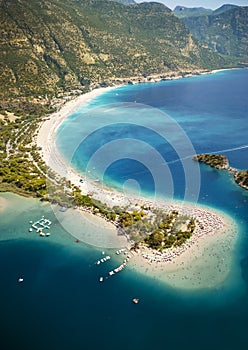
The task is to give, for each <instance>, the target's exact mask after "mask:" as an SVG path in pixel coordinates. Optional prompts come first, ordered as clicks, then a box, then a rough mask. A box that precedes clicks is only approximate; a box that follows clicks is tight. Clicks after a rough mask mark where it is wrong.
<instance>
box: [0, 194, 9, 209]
mask: <svg viewBox="0 0 248 350" xmlns="http://www.w3.org/2000/svg"><path fill="white" fill-rule="evenodd" d="M7 206H8V202H7V200H6V199H5V198H2V197H0V212H2V211H4V210H5V209H6V208H7Z"/></svg>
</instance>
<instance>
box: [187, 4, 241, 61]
mask: <svg viewBox="0 0 248 350" xmlns="http://www.w3.org/2000/svg"><path fill="white" fill-rule="evenodd" d="M228 6H229V5H227V6H222V8H220V9H219V10H220V11H218V10H217V11H215V12H214V13H213V14H212V15H210V16H199V17H187V18H182V20H183V21H184V23H185V24H186V25H187V27H188V28H189V29H190V31H191V33H192V34H193V35H194V36H195V37H196V38H198V39H199V40H201V41H202V42H203V43H205V44H206V45H208V46H209V47H211V48H213V49H214V50H215V51H217V52H218V53H221V54H225V55H229V56H234V57H237V58H239V59H240V60H245V61H246V62H248V7H238V6H234V7H233V8H228ZM221 9H222V10H221ZM225 9H226V10H225ZM223 10H225V11H223Z"/></svg>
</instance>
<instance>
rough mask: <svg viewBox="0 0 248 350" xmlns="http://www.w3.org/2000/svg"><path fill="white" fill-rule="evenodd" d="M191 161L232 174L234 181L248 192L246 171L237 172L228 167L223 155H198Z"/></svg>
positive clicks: (247, 173) (247, 172) (247, 171)
mask: <svg viewBox="0 0 248 350" xmlns="http://www.w3.org/2000/svg"><path fill="white" fill-rule="evenodd" d="M193 160H195V161H197V162H200V163H205V164H207V165H209V166H211V167H212V168H214V169H219V170H227V171H228V172H229V173H231V174H233V178H234V181H235V182H236V183H237V184H238V185H239V186H240V187H242V188H244V189H245V190H248V170H242V171H239V170H238V169H236V168H233V167H231V166H230V165H229V161H228V158H227V157H226V156H225V155H223V154H198V155H196V156H195V157H194V158H193Z"/></svg>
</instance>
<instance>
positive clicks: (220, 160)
mask: <svg viewBox="0 0 248 350" xmlns="http://www.w3.org/2000/svg"><path fill="white" fill-rule="evenodd" d="M193 159H194V160H195V161H198V162H200V163H205V164H208V165H210V166H211V167H212V168H216V169H228V167H229V161H228V159H227V157H226V156H224V155H223V154H197V155H196V156H195V157H194V158H193Z"/></svg>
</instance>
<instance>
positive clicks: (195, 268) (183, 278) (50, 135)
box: [36, 87, 238, 289]
mask: <svg viewBox="0 0 248 350" xmlns="http://www.w3.org/2000/svg"><path fill="white" fill-rule="evenodd" d="M113 88H114V87H108V88H99V89H95V90H93V91H91V92H89V93H87V94H84V95H82V96H79V97H78V98H76V99H74V100H72V101H69V102H67V103H66V104H65V105H64V106H63V107H62V108H61V109H60V110H59V111H58V112H56V113H54V114H52V115H51V116H50V117H49V118H46V119H45V120H44V121H43V123H42V124H41V126H40V128H39V132H38V135H37V139H36V142H37V146H38V147H40V148H41V152H40V153H41V156H42V158H43V160H44V161H45V162H46V164H47V165H48V166H49V167H50V168H51V169H52V170H54V171H55V172H56V173H57V174H59V175H60V176H61V177H65V178H67V179H68V180H70V181H71V182H72V183H73V184H75V185H77V186H78V187H80V189H81V191H82V193H84V194H88V193H90V194H91V195H92V196H93V197H94V198H96V199H98V200H100V201H102V202H103V203H106V204H107V205H109V206H114V205H119V206H126V205H130V204H135V203H139V204H140V205H141V204H145V205H149V206H152V207H160V208H161V207H162V208H164V209H166V210H171V209H176V208H177V209H179V211H180V212H181V213H185V214H190V215H194V216H195V217H196V218H197V219H198V220H199V221H200V222H201V223H203V225H204V230H203V231H201V232H200V233H199V234H197V235H194V236H195V237H194V239H192V240H191V241H190V242H189V243H188V244H187V245H185V246H184V247H183V249H182V251H181V252H179V254H178V253H177V252H175V253H174V254H173V259H171V260H169V259H168V260H166V259H164V258H163V256H162V257H161V256H159V254H156V253H154V252H152V251H151V250H147V248H145V247H142V248H141V249H140V251H139V252H138V253H134V254H133V258H132V259H131V263H130V265H129V266H130V267H131V268H133V269H136V270H138V271H140V272H142V273H145V274H148V275H149V276H152V277H154V278H159V279H160V280H162V281H164V282H166V283H169V284H170V285H172V286H174V287H178V288H186V289H201V288H212V287H214V286H216V285H218V284H221V283H222V282H223V281H224V280H225V279H226V278H227V276H228V274H229V271H230V268H231V265H232V262H233V255H234V254H232V252H233V250H234V249H235V243H236V241H237V232H238V227H237V225H236V223H235V222H234V221H233V220H232V219H231V218H230V217H229V216H227V215H226V214H224V213H222V212H219V211H216V210H213V209H211V208H209V207H205V206H200V205H198V204H197V205H193V204H190V203H185V202H184V203H180V202H174V201H173V202H159V201H149V200H147V199H144V198H142V199H141V198H135V197H133V196H131V195H128V196H127V195H125V194H123V193H120V192H117V191H114V190H112V189H109V188H105V187H103V186H100V185H98V184H97V183H95V182H93V181H90V180H88V179H87V181H85V182H83V183H81V182H80V179H81V178H82V175H80V174H78V173H77V172H76V171H75V170H74V169H72V168H71V167H70V165H69V164H67V163H66V161H65V159H64V158H63V157H62V155H61V154H60V152H59V150H58V149H57V147H56V141H55V140H56V132H57V130H58V128H59V126H60V125H61V123H62V122H63V121H64V120H65V119H66V118H67V117H68V116H69V115H70V114H71V113H72V112H73V111H74V110H76V109H77V108H78V107H79V106H82V105H83V104H85V103H87V102H88V101H89V100H91V99H92V98H94V97H96V96H98V95H100V94H102V93H104V92H106V91H109V90H111V89H113ZM70 213H71V214H69V213H68V214H67V215H79V216H80V215H81V216H82V217H84V219H85V218H86V216H85V215H86V214H87V215H90V214H88V213H84V212H82V211H78V210H77V212H76V213H74V214H72V211H71V212H70ZM88 218H89V217H88ZM78 220H80V219H78ZM90 220H91V222H93V221H94V220H95V223H96V220H98V221H99V218H98V217H97V218H95V216H94V215H92V217H91V219H90ZM92 220H93V221H92ZM69 221H70V220H68V222H69ZM76 221H77V220H76V219H75V220H71V222H74V223H75V222H76ZM101 223H103V219H100V221H99V223H97V225H98V224H99V226H100V225H102V224H101ZM90 227H91V226H90V225H89V230H88V231H89V232H87V237H88V241H87V240H86V241H87V242H86V243H89V244H91V239H90V237H96V235H95V231H96V230H95V229H92V228H90ZM66 229H67V230H68V231H69V232H70V224H69V223H68V225H67V228H66ZM112 233H113V236H112V237H113V241H115V244H116V246H118V245H119V246H120V245H124V243H125V241H124V240H123V237H122V238H121V240H119V241H118V238H117V230H116V229H113V231H112ZM94 239H95V238H94ZM94 239H93V241H94ZM110 240H111V239H110V238H108V241H109V242H110ZM105 242H106V241H105ZM99 243H100V241H99ZM100 244H101V243H100ZM102 244H104V238H103V243H102ZM98 246H99V245H98ZM165 260H166V261H165Z"/></svg>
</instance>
